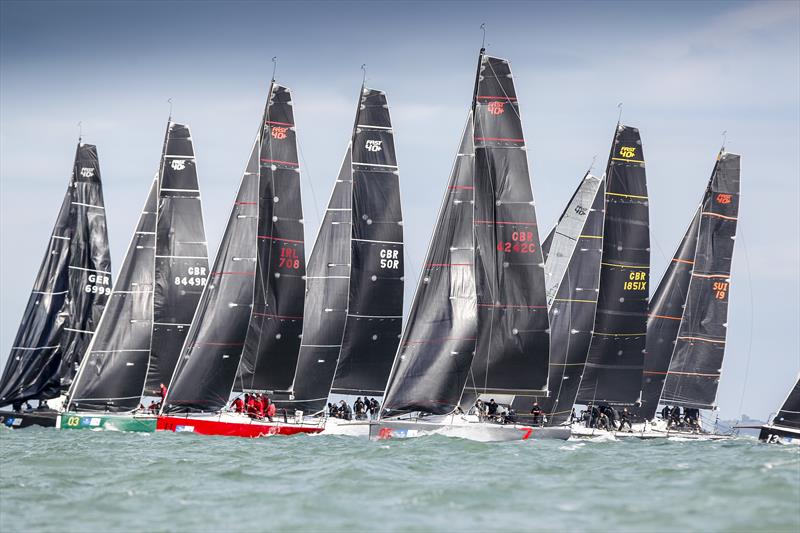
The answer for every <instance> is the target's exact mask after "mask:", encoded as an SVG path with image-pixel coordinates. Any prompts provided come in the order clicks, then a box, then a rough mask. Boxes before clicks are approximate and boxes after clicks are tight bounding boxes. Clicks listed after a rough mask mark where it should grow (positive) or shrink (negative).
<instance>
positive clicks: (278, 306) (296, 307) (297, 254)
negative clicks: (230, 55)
mask: <svg viewBox="0 0 800 533" xmlns="http://www.w3.org/2000/svg"><path fill="white" fill-rule="evenodd" d="M260 158H261V165H260V167H259V168H260V171H259V172H260V175H259V186H258V188H259V192H258V209H259V212H258V253H257V260H256V280H255V293H254V296H253V314H252V317H251V318H250V325H249V327H248V330H247V336H246V338H245V345H244V346H245V347H244V353H243V354H242V362H241V364H240V365H239V372H238V375H237V378H236V382H235V386H234V388H235V389H236V390H260V391H264V390H268V391H274V390H280V391H285V390H288V388H289V386H290V385H291V382H292V376H293V375H294V369H295V366H296V364H297V352H298V350H299V349H300V335H301V333H302V331H303V297H304V293H305V288H306V282H305V275H306V262H305V255H306V254H305V240H304V237H303V206H302V202H301V198H300V169H299V165H298V163H297V161H298V159H297V131H296V129H295V125H294V111H293V110H292V96H291V93H290V92H289V89H287V88H286V87H282V86H280V85H274V86H273V90H272V94H271V95H270V102H269V105H267V108H266V111H265V114H264V131H263V134H262V138H261V154H260Z"/></svg>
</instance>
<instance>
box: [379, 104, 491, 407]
mask: <svg viewBox="0 0 800 533" xmlns="http://www.w3.org/2000/svg"><path fill="white" fill-rule="evenodd" d="M473 136H474V134H473V125H472V113H471V112H470V117H469V119H468V120H467V125H466V127H465V128H464V134H463V136H462V139H461V143H460V145H459V149H458V153H457V155H456V159H455V163H454V165H453V169H452V172H451V174H450V179H449V180H448V183H447V189H446V190H445V194H444V197H443V199H442V205H441V207H440V208H439V215H438V217H437V220H436V225H435V226H434V230H433V235H432V237H431V241H430V244H429V245H428V252H427V254H426V256H425V263H424V265H423V269H422V273H421V278H420V281H419V284H418V285H417V290H416V292H415V294H414V299H413V301H412V303H411V311H410V313H409V315H408V320H407V321H406V324H405V327H404V328H403V335H402V337H401V339H400V346H399V347H398V351H397V356H396V357H395V360H394V366H393V368H392V372H391V375H390V378H389V382H388V384H387V388H386V394H385V396H384V409H385V414H387V415H393V414H400V413H404V412H413V411H422V412H428V413H434V414H446V413H449V412H451V411H453V410H454V409H455V408H456V407H457V406H458V403H459V400H460V398H461V394H462V392H463V390H464V384H465V383H466V381H467V374H468V373H469V368H470V365H471V364H472V356H473V354H474V352H475V340H476V330H477V327H478V316H477V300H476V295H475V275H474V243H473V239H474V235H473V223H472V220H473V194H474V189H475V186H474V183H475V181H474V180H475V172H474V169H475V148H474V144H473Z"/></svg>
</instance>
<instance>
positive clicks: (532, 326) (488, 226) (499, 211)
mask: <svg viewBox="0 0 800 533" xmlns="http://www.w3.org/2000/svg"><path fill="white" fill-rule="evenodd" d="M472 105H473V116H474V117H475V123H474V140H475V191H474V193H475V194H474V201H475V205H474V209H475V212H474V217H475V218H474V227H475V230H474V233H475V280H476V293H477V298H478V303H477V305H478V332H477V342H476V348H475V357H474V360H473V362H472V368H471V371H470V376H469V379H468V380H467V384H466V389H465V392H466V393H467V395H480V394H495V395H499V394H528V395H531V394H536V393H544V392H545V391H546V390H547V378H548V369H547V367H548V362H549V359H550V355H549V350H550V335H549V331H548V330H549V320H548V316H547V303H546V298H545V280H544V259H543V257H542V251H541V248H540V245H539V231H538V227H537V222H536V210H535V207H534V200H533V193H532V191H531V182H530V175H529V172H528V160H527V152H526V148H525V139H524V136H523V132H522V121H521V119H520V113H519V103H518V101H517V97H516V89H515V87H514V80H513V76H512V74H511V67H510V65H509V62H508V61H507V60H505V59H501V58H497V57H492V56H487V55H485V54H484V53H481V56H480V67H479V73H478V76H477V83H476V92H475V94H474V97H473V104H472ZM465 404H471V401H468V400H466V399H465V400H464V401H462V405H465Z"/></svg>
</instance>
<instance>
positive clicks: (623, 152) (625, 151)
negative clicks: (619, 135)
mask: <svg viewBox="0 0 800 533" xmlns="http://www.w3.org/2000/svg"><path fill="white" fill-rule="evenodd" d="M619 155H620V156H622V157H624V158H625V159H630V158H632V157H636V147H635V146H622V147H620V149H619Z"/></svg>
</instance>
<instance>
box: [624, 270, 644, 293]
mask: <svg viewBox="0 0 800 533" xmlns="http://www.w3.org/2000/svg"><path fill="white" fill-rule="evenodd" d="M622 288H623V289H625V290H626V291H646V290H647V272H642V271H641V270H637V271H635V272H631V273H630V274H628V281H626V282H625V283H623V285H622Z"/></svg>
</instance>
